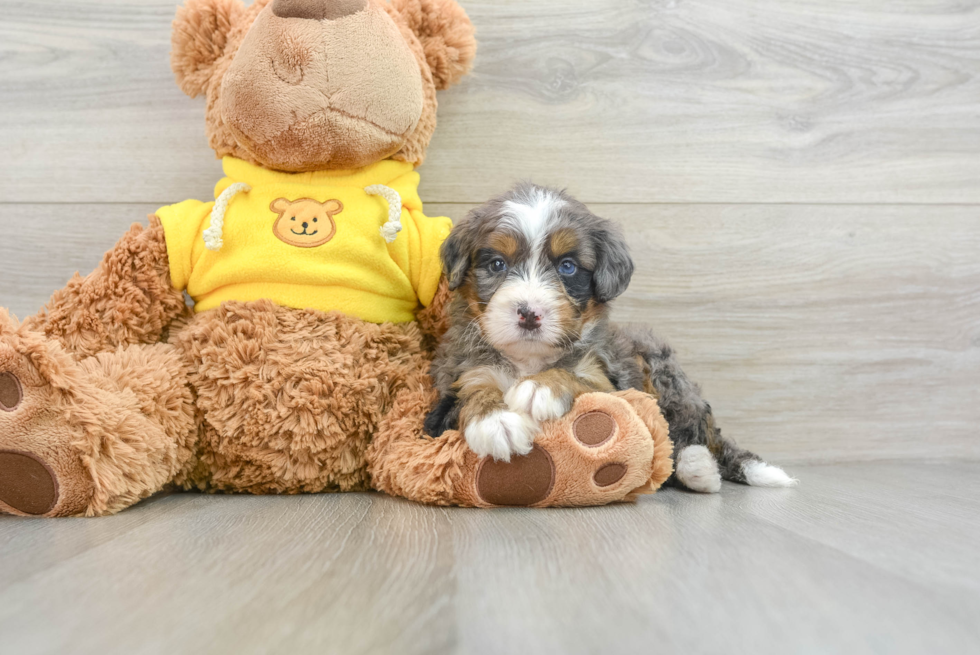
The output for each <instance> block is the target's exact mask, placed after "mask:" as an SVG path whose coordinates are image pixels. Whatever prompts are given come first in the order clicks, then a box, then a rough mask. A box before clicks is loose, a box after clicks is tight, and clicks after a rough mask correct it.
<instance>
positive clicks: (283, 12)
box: [272, 0, 367, 20]
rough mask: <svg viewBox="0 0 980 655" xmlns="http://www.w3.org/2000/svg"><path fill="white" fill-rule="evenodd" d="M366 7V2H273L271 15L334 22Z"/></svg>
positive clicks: (358, 0)
mask: <svg viewBox="0 0 980 655" xmlns="http://www.w3.org/2000/svg"><path fill="white" fill-rule="evenodd" d="M366 6H367V0H274V2H273V3H272V13H274V14H275V15H276V16H278V17H279V18H306V19H310V20H336V19H338V18H343V17H344V16H350V15H351V14H356V13H357V12H359V11H361V10H362V9H364V8H365V7H366Z"/></svg>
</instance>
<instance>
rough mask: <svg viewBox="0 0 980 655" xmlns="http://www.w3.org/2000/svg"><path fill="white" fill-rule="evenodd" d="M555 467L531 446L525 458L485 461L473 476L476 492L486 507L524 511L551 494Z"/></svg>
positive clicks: (547, 455) (545, 454)
mask: <svg viewBox="0 0 980 655" xmlns="http://www.w3.org/2000/svg"><path fill="white" fill-rule="evenodd" d="M554 484H555V464H554V462H553V461H552V459H551V455H549V454H548V451H546V450H544V449H543V448H541V446H534V448H532V449H531V452H529V453H528V454H527V455H521V456H518V457H512V458H511V460H510V461H509V462H501V461H497V460H495V459H492V458H490V457H486V458H484V459H483V461H482V462H481V464H480V468H479V470H478V471H477V473H476V490H477V493H478V494H479V495H480V498H481V499H482V500H483V502H485V503H489V504H490V505H499V506H510V507H527V506H529V505H534V504H535V503H540V502H541V501H542V500H544V499H545V498H547V497H548V496H549V495H550V494H551V489H552V487H553V486H554Z"/></svg>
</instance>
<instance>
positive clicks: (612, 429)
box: [572, 412, 616, 448]
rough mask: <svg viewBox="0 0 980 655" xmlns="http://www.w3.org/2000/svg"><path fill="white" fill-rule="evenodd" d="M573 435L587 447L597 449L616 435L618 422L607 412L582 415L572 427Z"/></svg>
mask: <svg viewBox="0 0 980 655" xmlns="http://www.w3.org/2000/svg"><path fill="white" fill-rule="evenodd" d="M572 434H574V435H575V438H576V439H578V440H579V442H580V443H582V444H583V445H585V446H588V447H589V448H596V447H598V446H601V445H602V444H604V443H606V442H607V441H609V440H610V439H612V438H613V436H614V435H615V434H616V421H614V420H613V417H612V416H610V415H609V414H606V413H605V412H589V413H587V414H582V415H581V416H579V417H578V418H577V419H575V423H574V424H573V425H572Z"/></svg>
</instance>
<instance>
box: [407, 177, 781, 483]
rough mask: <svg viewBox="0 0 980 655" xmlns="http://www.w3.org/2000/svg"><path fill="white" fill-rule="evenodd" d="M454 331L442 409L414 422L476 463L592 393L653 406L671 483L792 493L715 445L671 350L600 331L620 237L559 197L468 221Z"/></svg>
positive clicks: (515, 199) (518, 446) (480, 212)
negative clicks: (730, 484)
mask: <svg viewBox="0 0 980 655" xmlns="http://www.w3.org/2000/svg"><path fill="white" fill-rule="evenodd" d="M441 254H442V259H443V264H444V266H445V270H446V274H447V276H448V278H449V288H450V289H451V290H454V291H455V292H456V293H455V295H454V298H453V300H452V302H451V304H450V309H449V312H450V320H451V327H450V329H449V331H448V332H447V333H446V335H445V336H444V337H443V341H442V342H441V343H440V346H439V348H438V350H437V353H436V358H435V361H434V362H433V366H432V374H433V378H434V379H435V384H436V386H437V388H438V389H439V392H440V400H439V402H438V404H437V405H436V407H435V408H434V409H433V410H432V412H431V413H430V414H429V415H428V416H427V418H426V422H425V428H426V432H427V433H428V434H430V435H433V436H438V435H440V434H442V433H443V432H444V431H445V430H448V429H461V430H462V431H463V434H464V436H465V438H466V441H467V443H468V444H469V446H470V448H472V449H473V451H474V452H476V453H477V454H478V455H480V456H491V457H493V458H495V459H499V460H509V459H510V457H511V456H512V455H515V454H517V455H522V454H527V453H528V452H530V450H531V447H532V445H533V442H534V437H535V434H536V433H537V432H538V426H539V423H541V422H543V421H547V420H549V419H554V418H558V417H560V416H563V415H564V414H565V413H566V412H568V411H569V409H570V408H571V406H572V403H573V402H574V400H575V398H576V397H577V396H578V395H580V394H583V393H587V392H590V391H614V390H622V389H639V390H641V391H645V392H647V393H650V394H653V395H655V396H656V397H657V398H658V399H659V402H660V407H661V409H662V411H663V413H664V417H665V418H666V419H667V422H668V424H669V425H670V437H671V439H672V440H673V442H674V453H675V462H674V475H673V477H672V481H673V482H674V483H675V484H680V485H682V486H684V487H686V488H688V489H691V490H694V491H702V492H717V491H719V489H720V488H721V479H722V478H724V479H726V480H732V481H734V482H741V483H745V484H751V485H758V486H774V487H783V486H790V485H792V484H794V483H795V480H793V479H791V478H790V477H789V476H788V475H786V473H785V472H783V470H782V469H780V468H778V467H775V466H771V465H769V464H766V463H765V462H763V461H762V460H761V459H760V458H759V457H758V456H757V455H755V454H753V453H751V452H748V451H746V450H742V449H740V448H738V446H736V445H735V444H734V443H733V442H732V441H731V440H729V439H726V438H724V437H722V436H721V432H720V431H719V430H718V428H717V427H716V426H715V422H714V417H713V416H712V413H711V407H710V406H709V405H708V403H706V402H705V401H704V400H703V399H702V398H701V395H700V390H699V389H698V387H697V386H696V385H695V384H693V383H692V382H691V381H690V380H688V378H687V376H686V375H685V374H684V372H683V371H682V370H681V368H680V366H679V365H678V364H677V361H676V360H675V358H674V356H673V354H672V353H671V350H670V347H669V346H667V345H666V344H665V343H664V342H663V341H661V340H659V339H657V338H656V337H655V336H653V334H651V333H650V332H649V331H646V330H631V329H625V328H621V327H618V326H615V325H613V324H611V323H610V322H609V319H608V312H609V303H610V301H612V300H613V299H614V298H616V297H617V296H619V295H620V294H621V293H623V291H625V290H626V287H627V286H628V285H629V282H630V278H631V276H632V274H633V260H632V259H631V258H630V255H629V251H628V248H627V245H626V241H625V239H624V238H623V234H622V232H621V231H620V230H619V228H618V227H617V226H615V225H614V224H613V223H611V222H609V221H607V220H605V219H602V218H599V217H598V216H595V215H594V214H592V213H591V212H590V211H589V210H588V209H587V208H586V207H585V205H583V204H582V203H580V202H578V201H576V200H574V199H573V198H571V197H570V196H568V195H567V194H566V193H565V192H563V191H556V190H553V189H548V188H545V187H540V186H536V185H533V184H521V185H519V186H517V187H516V188H514V189H513V190H511V191H510V192H508V193H505V194H504V195H502V196H500V197H498V198H495V199H493V200H491V201H489V202H488V203H486V204H485V205H483V206H481V207H479V208H477V209H474V210H473V211H471V212H470V213H469V215H468V216H467V217H466V218H465V219H464V220H463V221H461V222H460V223H459V225H457V226H456V227H455V228H454V229H453V231H452V233H451V234H450V236H449V239H448V240H447V241H446V242H445V244H443V247H442V251H441Z"/></svg>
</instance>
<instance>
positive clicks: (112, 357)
mask: <svg viewBox="0 0 980 655" xmlns="http://www.w3.org/2000/svg"><path fill="white" fill-rule="evenodd" d="M475 51H476V42H475V40H474V35H473V28H472V25H471V24H470V21H469V19H468V18H467V16H466V14H465V13H464V11H463V10H462V9H461V8H460V7H459V6H458V5H457V4H456V2H455V0H393V2H392V3H391V4H383V3H382V2H380V1H379V0H272V1H271V2H270V0H256V1H255V2H254V4H252V5H250V6H248V7H246V6H245V5H244V4H243V3H242V2H240V0H188V2H187V4H186V5H185V6H184V7H183V8H181V9H179V10H178V13H177V18H176V20H175V22H174V29H173V52H172V66H173V69H174V72H175V74H176V76H177V81H178V83H179V84H180V87H181V89H183V90H184V91H185V92H186V93H188V94H189V95H191V96H196V95H198V94H201V93H203V94H205V95H206V97H207V115H206V116H207V133H208V138H209V140H210V143H211V146H212V147H213V148H214V150H215V151H216V152H217V154H218V156H219V157H222V158H223V165H224V170H225V175H226V176H225V178H224V179H222V180H221V181H219V182H218V184H217V187H216V188H215V200H214V201H213V202H207V203H202V202H198V201H186V202H183V203H180V204H177V205H171V206H169V207H164V208H161V209H160V210H159V211H158V212H157V213H156V214H155V215H153V216H151V217H150V219H149V226H148V227H141V226H139V225H135V226H134V227H133V228H132V229H131V230H130V231H129V232H128V233H127V234H126V235H125V236H123V238H122V239H121V240H120V241H119V242H118V243H117V244H116V246H115V247H114V248H113V249H112V250H111V251H109V252H108V253H107V254H106V256H105V258H104V259H103V261H102V263H101V265H100V266H99V267H98V268H97V269H96V270H95V271H94V272H93V273H91V274H89V275H88V276H86V277H79V276H77V275H76V276H75V277H74V278H73V279H72V280H71V281H70V282H69V283H68V285H67V286H66V287H65V288H64V289H62V290H60V291H58V292H56V293H55V294H54V296H53V297H52V298H51V300H50V302H49V303H48V304H47V306H46V307H45V309H44V310H43V311H42V312H40V313H39V314H38V315H36V316H34V317H31V318H29V319H27V320H26V321H24V323H23V324H20V323H18V322H17V321H16V319H13V318H12V317H10V316H9V315H8V314H7V312H6V311H5V310H4V311H0V510H2V511H5V512H8V513H13V514H22V515H44V516H77V515H85V516H96V515H104V514H111V513H113V512H117V511H119V510H121V509H123V508H125V507H128V506H129V505H132V504H133V503H135V502H137V501H138V500H139V499H141V498H144V497H146V496H148V495H150V494H152V493H154V492H156V491H158V490H160V489H163V488H164V487H165V486H168V485H175V486H177V487H179V488H183V489H198V490H202V491H210V492H247V493H304V492H323V491H349V490H365V489H370V488H374V489H378V490H382V491H386V492H389V493H393V494H398V495H402V496H404V497H406V498H410V499H414V500H418V501H422V502H430V503H440V504H458V505H471V506H474V505H475V506H494V505H536V506H546V505H594V504H602V503H607V502H612V501H619V500H624V499H629V498H632V497H635V496H636V495H637V494H639V493H644V492H649V491H652V490H654V489H656V488H657V487H658V486H659V485H660V484H661V483H662V482H663V481H664V480H665V479H666V478H667V476H668V475H669V474H670V467H671V464H670V457H669V455H670V443H669V440H668V439H667V426H666V423H665V422H664V420H663V418H662V417H661V415H660V411H659V409H658V407H657V403H656V401H655V400H654V399H653V398H651V397H649V396H646V395H644V394H641V393H639V392H623V393H620V394H616V395H607V394H589V395H585V396H582V397H580V398H579V399H578V401H577V402H576V404H575V406H574V408H573V410H572V412H571V413H570V414H569V415H567V416H566V417H564V418H562V419H560V420H558V421H555V422H553V423H551V424H547V425H545V426H544V428H543V432H542V434H541V436H540V438H539V439H538V440H537V446H536V447H535V449H534V450H533V451H532V452H531V454H530V455H528V456H526V457H522V458H517V459H515V460H513V461H512V462H509V463H506V462H496V461H492V460H490V461H480V460H478V458H477V457H476V455H474V454H473V453H472V452H471V451H469V450H468V448H467V447H466V444H465V441H464V440H463V439H462V437H461V435H459V434H458V433H447V434H445V435H443V436H442V437H439V438H437V439H434V438H430V437H427V436H425V435H423V434H422V422H423V418H424V415H425V413H426V411H427V410H428V408H429V407H430V406H431V405H432V402H433V400H434V399H435V395H436V392H435V391H434V390H433V388H432V383H431V380H430V379H429V378H428V373H427V371H428V367H429V364H430V362H431V358H432V350H433V345H434V343H435V341H436V340H437V339H438V337H439V335H440V334H441V332H442V331H443V330H444V329H445V317H444V313H443V309H444V307H445V303H446V299H447V297H448V291H447V289H446V285H445V283H444V281H443V282H441V280H442V269H441V263H440V260H439V248H440V245H441V244H442V242H443V241H444V240H445V238H446V236H447V235H448V233H449V230H450V228H451V224H450V222H449V219H445V218H441V219H440V218H429V217H426V216H425V215H424V214H423V212H422V202H421V200H420V199H419V197H418V191H417V188H418V175H417V173H416V172H415V170H414V169H415V166H417V165H418V164H420V163H421V162H422V160H423V158H424V155H425V151H426V148H427V146H428V144H429V140H430V138H431V136H432V133H433V131H434V129H435V125H436V91H437V90H438V89H444V88H447V87H448V86H450V85H452V84H453V83H455V82H456V81H458V80H459V79H460V77H462V76H463V75H464V74H465V73H466V72H467V71H468V70H469V68H470V65H471V62H472V59H473V57H474V55H475ZM184 291H187V292H188V294H189V295H190V296H191V297H192V298H193V300H194V302H195V306H194V308H193V309H191V308H189V307H188V306H187V305H186V303H185V300H184V295H183V292H184Z"/></svg>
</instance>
